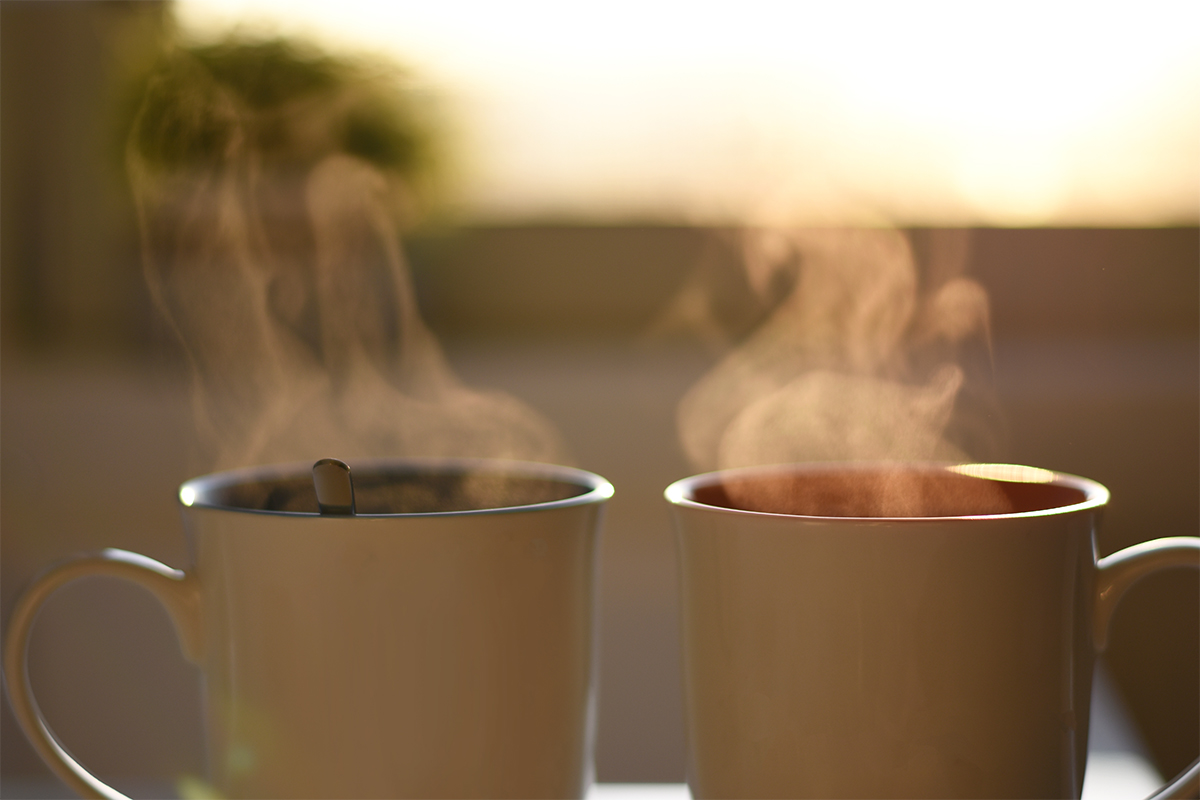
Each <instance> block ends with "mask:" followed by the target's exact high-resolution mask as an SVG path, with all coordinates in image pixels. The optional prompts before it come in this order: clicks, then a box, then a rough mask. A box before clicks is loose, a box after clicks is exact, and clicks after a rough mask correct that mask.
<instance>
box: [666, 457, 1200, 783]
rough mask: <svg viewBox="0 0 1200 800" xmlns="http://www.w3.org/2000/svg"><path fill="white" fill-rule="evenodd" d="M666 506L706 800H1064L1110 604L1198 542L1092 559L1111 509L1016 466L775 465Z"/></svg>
mask: <svg viewBox="0 0 1200 800" xmlns="http://www.w3.org/2000/svg"><path fill="white" fill-rule="evenodd" d="M893 490H894V491H893ZM666 497H667V499H668V501H669V502H670V503H671V506H672V512H673V517H674V521H675V526H676V532H677V542H678V553H679V558H680V567H681V587H682V635H683V661H684V691H685V707H686V715H687V736H688V770H689V774H688V783H689V784H690V787H691V790H692V794H693V795H694V796H695V797H698V798H702V797H724V798H729V797H756V798H765V797H793V798H798V797H827V798H832V797H854V798H866V797H891V798H898V797H921V798H932V797H956V798H966V797H1006V798H1017V797H1042V798H1044V797H1078V796H1079V793H1080V791H1081V788H1082V784H1083V773H1084V766H1085V759H1086V756H1087V735H1088V718H1089V702H1090V698H1091V685H1092V670H1093V666H1094V661H1095V657H1096V654H1097V653H1098V652H1099V651H1100V650H1102V649H1103V648H1104V646H1105V639H1106V635H1107V633H1106V631H1107V628H1108V622H1109V618H1110V616H1111V614H1112V611H1113V607H1114V606H1115V605H1116V603H1117V601H1118V599H1119V598H1120V596H1121V594H1122V593H1123V592H1124V591H1125V589H1126V588H1128V586H1129V585H1130V584H1132V583H1133V582H1134V581H1136V580H1137V579H1138V578H1140V577H1142V576H1143V575H1145V574H1147V573H1149V572H1152V571H1155V570H1157V569H1160V568H1164V567H1168V566H1174V565H1187V566H1193V567H1194V566H1198V565H1200V539H1197V538H1194V537H1177V538H1167V539H1157V540H1154V541H1151V542H1145V543H1143V544H1139V545H1135V546H1133V547H1130V548H1127V549H1125V550H1122V551H1121V552H1118V553H1115V554H1113V555H1110V556H1107V557H1105V558H1102V559H1099V560H1097V557H1096V531H1097V526H1098V524H1099V522H1100V515H1101V512H1102V511H1103V508H1104V506H1105V504H1106V503H1107V502H1108V497H1109V495H1108V491H1107V490H1106V489H1105V488H1104V487H1103V486H1101V485H1099V484H1098V483H1095V482H1093V481H1089V480H1085V479H1083V478H1077V477H1074V476H1070V475H1063V474H1058V473H1053V472H1048V471H1046V470H1041V469H1033V468H1027V467H1014V466H1006V465H961V466H946V465H923V466H922V465H885V464H874V465H871V464H844V465H837V464H809V465H781V466H773V467H760V468H750V469H744V470H733V471H729V472H724V473H712V474H707V475H700V476H696V477H692V478H688V479H685V480H682V481H679V482H677V483H675V484H672V485H671V486H670V488H668V489H667V491H666ZM914 500H916V501H919V502H917V503H916V504H915V505H914V502H913V501H914ZM922 506H923V507H922ZM913 514H920V516H913ZM1193 771H1194V765H1193Z"/></svg>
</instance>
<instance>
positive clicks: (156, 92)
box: [127, 35, 444, 204]
mask: <svg viewBox="0 0 1200 800" xmlns="http://www.w3.org/2000/svg"><path fill="white" fill-rule="evenodd" d="M435 119H436V114H435V111H434V107H433V103H432V100H431V98H430V97H428V96H427V95H425V94H423V93H422V92H421V91H419V90H418V89H417V87H416V85H415V83H414V81H413V80H412V78H411V76H410V75H409V73H407V72H406V71H405V70H404V69H402V68H401V67H399V66H398V65H395V64H393V63H389V62H387V61H384V60H382V59H373V58H370V57H367V56H357V55H356V56H343V55H332V54H330V53H328V52H326V51H324V50H322V49H321V48H319V47H318V46H316V45H315V44H312V43H310V42H306V41H302V40H298V39H287V38H258V39H256V38H251V37H247V36H242V35H232V36H229V37H227V38H225V39H223V40H220V41H216V42H208V43H202V44H188V45H184V44H176V45H173V46H171V47H170V48H169V49H168V50H167V52H166V53H165V55H164V56H163V57H162V58H161V59H160V60H159V62H158V63H157V64H156V65H155V67H154V69H153V70H152V73H151V74H150V75H149V77H148V78H147V79H146V81H145V91H144V93H143V94H142V97H141V101H140V106H139V107H138V108H137V111H136V113H135V116H134V120H133V123H132V130H131V135H130V138H129V141H128V145H127V146H128V148H129V151H128V155H129V157H130V158H132V159H136V161H137V162H138V163H139V165H140V168H141V169H145V170H149V171H151V172H152V173H154V174H156V175H160V176H162V175H165V174H171V173H175V172H181V171H191V170H196V169H200V170H205V169H211V168H213V167H216V166H218V165H219V164H221V163H223V162H226V161H229V160H231V159H234V158H238V157H242V156H246V155H247V154H250V157H252V158H254V159H256V161H257V164H258V165H259V166H260V167H261V168H263V169H277V170H289V169H294V170H304V169H307V168H308V167H310V166H312V165H313V164H315V163H317V162H318V161H320V160H321V159H322V158H324V157H326V156H328V155H332V154H335V153H344V154H347V155H352V156H355V157H357V158H360V159H362V160H364V161H366V162H368V163H370V164H372V165H373V166H375V167H376V168H378V169H379V170H381V171H382V172H384V173H385V174H386V175H389V176H390V177H393V178H400V179H401V180H402V182H403V183H404V184H405V185H406V187H407V189H408V191H409V193H410V194H411V195H415V198H413V199H416V200H418V201H420V200H428V197H429V195H431V194H432V193H434V192H435V184H436V178H437V176H438V173H439V167H440V166H441V164H442V163H443V161H444V159H443V158H442V156H443V154H442V153H441V152H440V149H439V144H440V137H439V135H438V127H439V126H438V125H437V123H436V122H435ZM418 204H420V203H418Z"/></svg>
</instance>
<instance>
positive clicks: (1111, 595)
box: [1092, 536, 1200, 800]
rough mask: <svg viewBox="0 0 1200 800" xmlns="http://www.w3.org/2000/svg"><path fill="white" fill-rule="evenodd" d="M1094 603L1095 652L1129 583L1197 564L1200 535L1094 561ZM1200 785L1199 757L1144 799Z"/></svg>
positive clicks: (1185, 792) (1160, 799) (1165, 798)
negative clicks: (1153, 573) (1163, 570)
mask: <svg viewBox="0 0 1200 800" xmlns="http://www.w3.org/2000/svg"><path fill="white" fill-rule="evenodd" d="M1096 566H1097V568H1098V574H1097V577H1096V605H1095V616H1094V618H1093V619H1094V622H1095V627H1094V628H1093V630H1092V641H1094V642H1095V644H1096V652H1098V653H1099V652H1103V651H1104V649H1105V648H1106V647H1107V646H1108V627H1109V621H1110V620H1111V619H1112V613H1113V610H1114V609H1115V608H1116V607H1117V603H1118V602H1120V600H1121V596H1122V595H1124V594H1125V590H1127V589H1128V588H1129V587H1130V586H1132V585H1133V584H1135V583H1137V581H1139V580H1140V579H1142V578H1144V577H1145V576H1147V575H1149V574H1150V573H1151V572H1157V571H1158V570H1160V569H1165V568H1167V567H1200V538H1198V537H1195V536H1170V537H1166V538H1162V539H1153V540H1151V541H1149V542H1142V543H1140V544H1135V545H1132V546H1130V547H1126V548H1125V549H1124V550H1119V551H1117V552H1115V553H1113V554H1112V555H1108V556H1105V557H1104V558H1102V559H1100V560H1099V562H1097V565H1096ZM1197 789H1200V758H1197V759H1196V760H1195V761H1193V762H1192V763H1191V764H1189V765H1188V767H1187V768H1186V769H1184V771H1183V772H1181V773H1180V774H1179V776H1178V777H1176V778H1175V779H1174V780H1173V781H1171V782H1170V783H1168V784H1167V785H1166V786H1164V787H1162V788H1161V789H1159V790H1158V791H1157V792H1155V793H1154V794H1153V795H1151V796H1150V797H1149V798H1147V800H1169V798H1181V797H1189V796H1194V795H1195V793H1196V790H1197Z"/></svg>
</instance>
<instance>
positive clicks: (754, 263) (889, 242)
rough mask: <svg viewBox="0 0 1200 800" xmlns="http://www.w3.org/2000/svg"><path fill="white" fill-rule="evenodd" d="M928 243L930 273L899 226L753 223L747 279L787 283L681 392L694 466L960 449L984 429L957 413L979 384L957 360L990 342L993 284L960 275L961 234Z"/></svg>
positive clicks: (927, 456)
mask: <svg viewBox="0 0 1200 800" xmlns="http://www.w3.org/2000/svg"><path fill="white" fill-rule="evenodd" d="M930 243H931V245H932V246H931V247H930V252H929V258H928V263H927V264H926V265H925V266H926V269H925V270H924V274H923V275H922V274H919V272H918V269H917V265H916V261H915V258H914V254H913V249H912V247H911V245H910V242H909V240H908V239H907V238H906V237H905V236H904V235H903V234H901V233H899V232H897V231H894V230H879V229H871V230H853V231H844V230H799V231H785V230H760V231H750V232H747V233H745V234H744V235H743V239H742V248H743V256H744V258H743V263H744V266H745V271H746V278H747V281H748V283H749V284H750V286H751V287H752V288H753V289H754V290H755V292H757V293H758V294H759V296H760V297H763V298H766V297H767V296H768V295H769V294H770V292H771V290H772V287H774V286H778V285H779V283H780V280H781V279H783V281H784V283H785V284H786V285H788V286H790V289H789V290H787V291H786V292H785V293H784V296H783V298H782V300H780V301H779V302H778V304H777V305H776V306H775V307H774V310H773V311H772V313H771V314H770V315H769V316H768V317H767V319H766V320H765V321H764V322H763V323H762V324H761V325H760V326H759V327H758V328H757V329H756V330H755V331H754V332H753V333H752V334H751V335H750V336H749V337H748V338H747V339H746V340H745V341H744V342H743V343H742V344H741V345H740V346H738V347H737V348H736V349H735V350H733V351H732V352H730V353H729V354H728V355H726V356H725V357H724V359H723V360H721V361H720V362H719V363H718V364H717V366H716V367H715V368H714V369H713V370H712V371H711V372H709V373H708V374H707V375H705V376H704V377H703V378H702V379H701V380H700V381H699V382H698V383H697V384H696V385H695V386H694V387H693V388H692V389H691V390H690V391H689V392H688V393H687V395H686V396H685V397H684V398H683V401H682V402H681V404H680V406H679V415H678V425H679V434H680V439H681V442H682V445H683V448H684V451H685V452H686V454H687V456H688V458H689V459H690V460H691V461H692V464H693V466H694V467H695V468H696V469H698V470H712V469H726V468H732V467H741V466H751V465H756V464H772V463H789V462H806V461H835V460H839V461H847V460H849V461H879V460H885V461H929V460H939V461H941V460H946V461H962V460H965V459H966V458H967V456H968V452H967V450H966V447H967V446H968V445H971V444H978V440H979V439H980V438H986V437H980V436H978V435H977V432H976V431H974V430H973V429H972V427H971V425H972V424H973V423H975V422H976V420H971V419H968V418H967V417H968V416H969V415H965V414H963V413H957V414H956V405H958V404H959V401H960V400H961V396H962V394H963V390H964V388H965V387H967V386H968V385H969V384H971V383H972V382H971V381H969V380H968V374H967V370H966V369H964V367H963V366H961V365H960V364H959V363H958V358H959V355H960V349H961V346H962V345H964V344H969V343H972V342H974V343H976V344H979V345H982V347H983V348H985V349H986V348H988V347H989V344H988V339H987V336H988V305H987V295H986V293H985V292H984V290H983V288H982V287H981V286H980V285H979V284H978V283H976V282H974V281H972V280H970V279H969V278H966V277H963V276H962V275H961V274H960V273H961V271H962V268H963V264H964V262H965V255H966V244H967V242H966V239H965V234H953V233H943V234H939V235H938V236H934V237H932V238H931V240H930ZM973 388H974V387H973ZM979 396H983V395H979ZM958 411H959V412H961V411H962V409H958ZM952 429H953V430H952ZM952 434H954V435H952Z"/></svg>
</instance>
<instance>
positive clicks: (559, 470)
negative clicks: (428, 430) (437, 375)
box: [178, 457, 614, 520]
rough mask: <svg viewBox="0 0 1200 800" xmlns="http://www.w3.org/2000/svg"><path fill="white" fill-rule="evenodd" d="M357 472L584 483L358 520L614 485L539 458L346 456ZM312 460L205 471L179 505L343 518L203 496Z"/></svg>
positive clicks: (528, 507) (556, 504)
mask: <svg viewBox="0 0 1200 800" xmlns="http://www.w3.org/2000/svg"><path fill="white" fill-rule="evenodd" d="M347 463H349V465H350V467H351V469H352V470H355V471H362V472H370V471H371V470H377V469H380V468H385V467H386V468H390V469H394V470H400V471H405V472H411V473H414V474H415V473H419V472H428V473H442V474H446V473H469V472H475V473H490V474H509V475H512V476H513V477H519V478H534V479H539V478H540V479H544V480H556V481H561V482H563V483H567V484H573V485H576V486H579V487H581V488H582V489H583V490H584V491H582V492H581V493H580V494H577V495H574V496H571V497H566V498H563V499H559V500H549V501H545V502H539V503H529V504H525V505H512V506H499V507H491V508H472V509H461V510H454V511H419V512H403V513H390V514H362V513H360V514H357V515H356V516H355V518H367V519H380V518H395V517H401V516H402V517H452V516H469V515H473V514H511V513H520V512H528V511H534V510H537V511H542V510H549V509H555V508H567V507H570V506H577V505H586V504H588V503H597V502H603V501H605V500H608V499H610V498H612V496H613V493H614V489H613V485H612V484H611V483H610V482H609V481H608V480H606V479H605V478H602V477H601V476H599V475H597V474H595V473H593V472H588V471H586V470H582V469H577V468H575V467H567V466H561V465H558V464H543V463H538V462H534V461H515V460H506V459H490V458H435V457H429V458H422V457H410V458H399V457H397V458H362V459H347ZM311 470H312V463H310V462H290V463H283V464H264V465H258V466H252V467H240V468H237V469H231V470H225V471H222V472H214V473H210V474H208V475H201V476H199V477H196V478H192V479H190V480H187V481H185V482H184V483H183V484H182V485H181V486H180V487H179V493H178V499H179V503H180V505H182V506H184V507H186V508H189V509H209V510H215V511H227V512H235V513H242V514H267V515H272V516H286V517H301V518H311V519H325V520H329V519H342V520H345V519H346V517H329V516H323V515H321V514H319V513H310V512H300V511H276V510H270V509H258V508H242V507H239V506H233V505H226V504H222V503H215V502H207V501H205V500H204V499H203V498H204V497H206V496H208V495H211V493H212V492H213V491H214V490H216V489H219V488H224V487H228V486H233V485H236V484H239V483H247V482H254V481H267V480H272V479H281V478H285V477H294V476H297V475H309V474H311Z"/></svg>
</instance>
